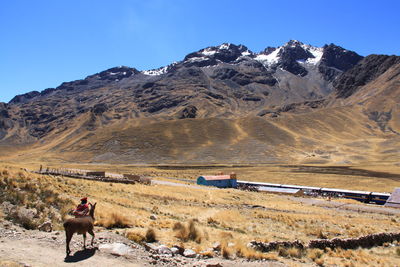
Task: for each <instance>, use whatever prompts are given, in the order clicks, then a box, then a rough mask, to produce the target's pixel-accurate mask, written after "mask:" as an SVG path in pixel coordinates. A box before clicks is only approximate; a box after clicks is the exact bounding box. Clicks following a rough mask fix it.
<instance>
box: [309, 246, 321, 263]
mask: <svg viewBox="0 0 400 267" xmlns="http://www.w3.org/2000/svg"><path fill="white" fill-rule="evenodd" d="M323 253H324V251H323V250H320V249H317V248H315V249H310V250H309V251H308V253H307V257H308V258H310V259H311V260H313V261H314V262H315V260H317V259H319V258H321V257H322V255H323Z"/></svg>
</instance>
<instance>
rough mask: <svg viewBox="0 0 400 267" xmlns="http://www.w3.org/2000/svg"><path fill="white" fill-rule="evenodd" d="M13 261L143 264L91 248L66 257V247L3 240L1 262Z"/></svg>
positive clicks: (31, 241) (31, 264) (56, 264)
mask: <svg viewBox="0 0 400 267" xmlns="http://www.w3.org/2000/svg"><path fill="white" fill-rule="evenodd" d="M2 261H3V262H6V261H11V262H15V263H18V264H21V265H30V266H43V267H44V266H46V267H47V266H110V267H111V266H143V265H144V264H143V263H142V264H138V263H137V262H135V261H134V260H132V259H127V258H125V257H115V256H112V255H111V254H107V253H103V252H101V251H99V250H97V249H94V248H91V249H87V250H83V251H78V252H76V253H75V254H73V255H72V256H70V257H65V251H64V249H61V248H60V247H53V246H52V245H51V244H49V242H47V241H43V240H36V239H22V240H7V239H5V240H3V239H2V240H1V241H0V265H1V262H2Z"/></svg>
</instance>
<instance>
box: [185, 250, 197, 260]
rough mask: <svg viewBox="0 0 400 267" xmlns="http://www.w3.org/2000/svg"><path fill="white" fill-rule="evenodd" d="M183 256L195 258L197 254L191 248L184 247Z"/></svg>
mask: <svg viewBox="0 0 400 267" xmlns="http://www.w3.org/2000/svg"><path fill="white" fill-rule="evenodd" d="M183 256H185V257H186V258H195V257H196V256H197V253H196V252H195V251H194V250H192V249H185V251H184V252H183Z"/></svg>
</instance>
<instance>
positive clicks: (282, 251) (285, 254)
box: [278, 247, 289, 258]
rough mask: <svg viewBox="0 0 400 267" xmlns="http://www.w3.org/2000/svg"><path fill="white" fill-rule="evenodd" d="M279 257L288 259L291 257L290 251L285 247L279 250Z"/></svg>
mask: <svg viewBox="0 0 400 267" xmlns="http://www.w3.org/2000/svg"><path fill="white" fill-rule="evenodd" d="M278 255H279V256H281V257H285V258H286V257H288V256H289V252H288V249H287V248H284V247H280V248H279V249H278Z"/></svg>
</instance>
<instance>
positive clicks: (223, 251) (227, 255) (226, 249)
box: [221, 245, 233, 259]
mask: <svg viewBox="0 0 400 267" xmlns="http://www.w3.org/2000/svg"><path fill="white" fill-rule="evenodd" d="M232 252H233V251H232V249H231V248H229V247H228V246H226V245H224V246H222V248H221V254H222V257H224V258H225V259H229V258H230V257H231V256H232Z"/></svg>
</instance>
